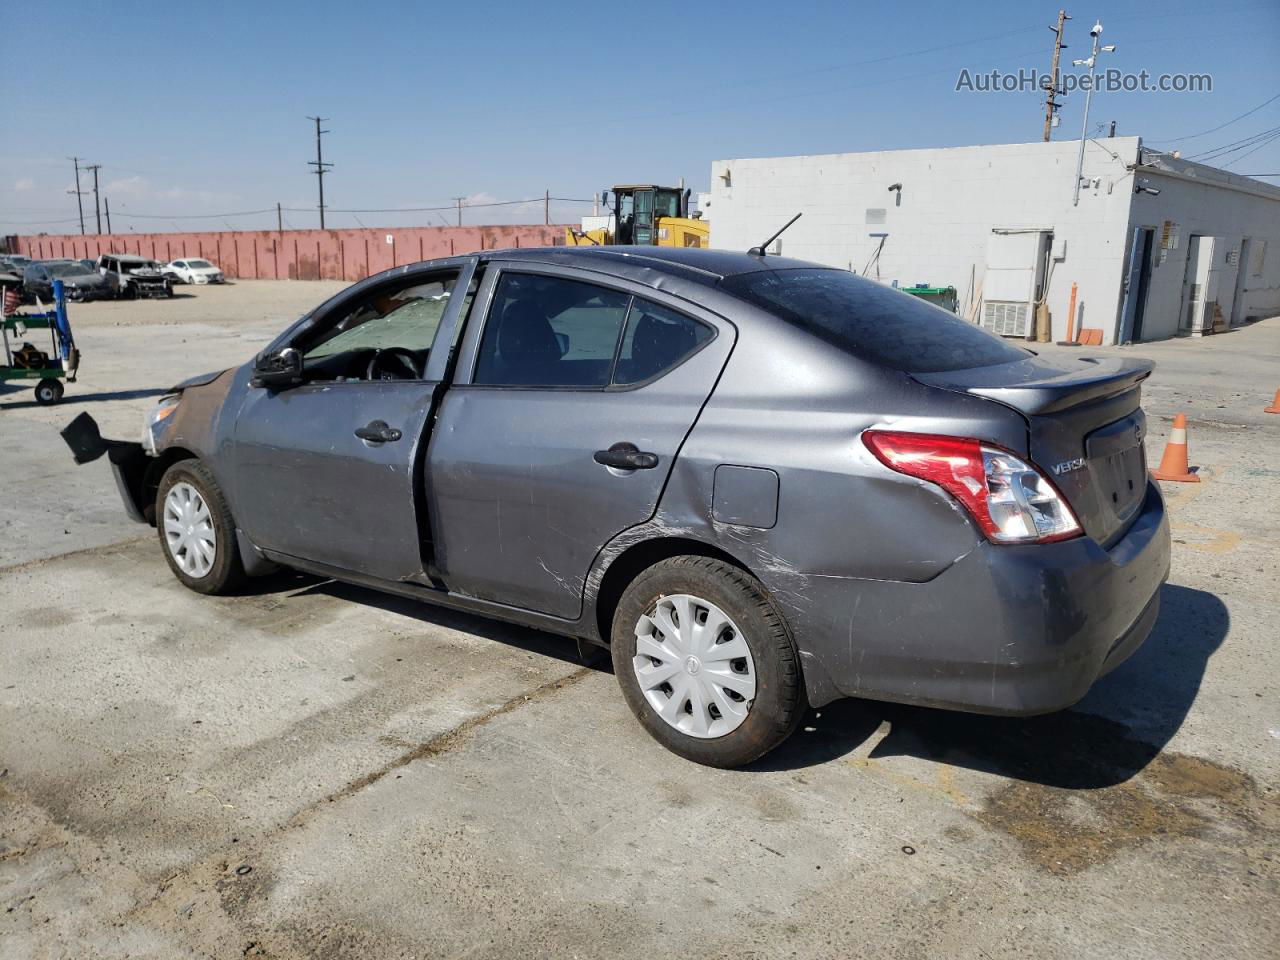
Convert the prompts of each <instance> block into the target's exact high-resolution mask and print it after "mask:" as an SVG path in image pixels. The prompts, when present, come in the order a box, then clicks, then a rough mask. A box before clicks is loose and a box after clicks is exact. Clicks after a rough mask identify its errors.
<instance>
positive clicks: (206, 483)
mask: <svg viewBox="0 0 1280 960" xmlns="http://www.w3.org/2000/svg"><path fill="white" fill-rule="evenodd" d="M156 531H157V532H158V533H159V535H160V546H161V549H163V550H164V558H165V560H167V561H168V562H169V569H170V570H172V571H173V574H174V576H176V577H177V578H178V579H179V580H181V581H182V582H183V583H184V584H185V585H186V586H188V587H190V588H191V589H192V590H195V591H196V592H197V593H208V594H220V593H228V592H230V591H231V590H232V589H233V588H234V587H235V586H236V585H237V584H239V583H240V581H241V580H242V579H243V578H244V566H243V565H242V564H241V562H240V551H239V549H237V546H236V528H235V523H234V522H233V520H232V519H231V509H230V507H228V506H227V501H226V498H225V497H224V496H223V495H222V489H221V488H220V487H219V486H218V483H217V481H216V480H214V479H213V474H212V473H210V472H209V468H208V467H206V466H205V465H204V464H203V463H201V462H200V461H199V460H179V461H178V462H177V463H175V464H174V465H173V466H171V467H170V468H169V469H168V470H166V471H165V473H164V476H163V477H161V478H160V487H159V489H157V491H156Z"/></svg>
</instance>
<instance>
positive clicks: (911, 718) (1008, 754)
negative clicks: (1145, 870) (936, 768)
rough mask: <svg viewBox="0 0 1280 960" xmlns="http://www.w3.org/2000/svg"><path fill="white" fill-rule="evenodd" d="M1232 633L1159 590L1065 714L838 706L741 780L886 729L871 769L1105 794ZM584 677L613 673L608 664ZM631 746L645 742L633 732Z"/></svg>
mask: <svg viewBox="0 0 1280 960" xmlns="http://www.w3.org/2000/svg"><path fill="white" fill-rule="evenodd" d="M244 592H245V593H248V594H265V593H292V594H294V595H298V596H304V595H307V594H310V593H323V594H325V595H328V596H333V597H338V598H341V599H344V600H348V601H351V602H353V603H360V604H365V605H366V606H371V607H377V608H378V609H381V610H387V611H389V612H392V613H396V614H399V615H401V616H406V617H412V618H414V619H416V620H420V621H422V622H423V623H430V624H434V625H436V626H439V627H443V628H446V629H450V630H459V631H462V632H464V633H469V634H473V635H475V636H480V637H484V638H486V639H489V640H495V641H497V642H499V643H504V644H507V645H508V646H513V647H518V648H520V649H522V650H526V651H528V652H530V653H535V654H539V655H541V656H547V657H553V658H555V659H557V660H562V661H564V662H566V663H582V662H583V661H582V659H581V658H580V657H579V656H578V653H577V648H576V645H575V643H574V642H573V641H572V640H570V639H567V638H565V637H559V636H555V635H553V634H549V633H545V632H543V631H540V630H533V629H529V628H526V627H521V626H516V625H514V624H507V623H502V622H501V621H497V620H491V619H489V618H487V617H482V616H479V615H475V614H470V613H465V612H462V611H457V610H450V609H448V608H446V607H438V606H435V605H432V604H429V603H424V602H419V601H415V600H411V599H408V598H404V597H398V596H395V595H393V594H386V593H381V592H379V591H377V590H372V589H368V588H365V587H359V586H352V585H349V584H345V583H340V582H338V581H334V580H325V579H322V578H319V577H312V576H309V575H306V574H300V573H295V572H290V571H282V572H280V573H277V574H274V575H272V576H270V577H264V578H261V579H257V580H251V581H250V582H249V583H248V585H247V586H246V588H245V591H244ZM1229 625H1230V616H1229V615H1228V613H1227V608H1226V606H1225V605H1224V604H1223V603H1222V601H1221V600H1219V599H1218V598H1217V597H1216V596H1214V595H1213V594H1211V593H1206V592H1204V591H1202V590H1193V589H1190V588H1188V587H1181V586H1174V585H1171V584H1165V586H1164V587H1163V588H1162V594H1161V611H1160V618H1159V620H1158V621H1157V623H1156V626H1155V629H1154V630H1153V631H1152V634H1151V636H1150V637H1149V638H1148V639H1147V641H1146V643H1144V644H1143V645H1142V646H1141V647H1140V648H1139V649H1138V651H1137V652H1136V653H1135V654H1134V655H1133V656H1132V657H1131V658H1130V659H1129V660H1128V661H1127V662H1126V663H1124V664H1122V665H1121V666H1120V667H1118V668H1117V669H1116V670H1115V671H1113V672H1112V673H1110V674H1108V675H1107V676H1105V677H1103V678H1102V679H1101V680H1099V681H1098V682H1097V684H1096V685H1095V686H1094V688H1093V689H1092V690H1091V691H1090V692H1089V694H1088V695H1087V696H1086V697H1085V698H1084V699H1083V700H1082V701H1081V702H1080V703H1079V704H1077V705H1076V706H1075V707H1073V708H1072V709H1070V710H1063V711H1060V712H1059V713H1054V714H1049V715H1047V716H1042V717H1027V718H1018V717H988V716H980V715H977V714H966V713H957V712H955V711H950V710H934V709H929V708H925V707H911V706H905V705H901V704H889V703H877V702H874V701H870V700H842V701H837V702H835V703H832V704H828V705H827V706H825V707H822V708H821V709H819V710H810V711H809V712H808V714H807V715H806V717H805V719H804V722H803V723H802V724H801V726H800V729H799V730H797V731H796V733H795V734H794V735H793V736H792V737H791V739H790V740H788V741H787V742H786V743H784V744H783V745H782V746H781V747H779V748H778V749H777V750H775V751H773V752H772V753H771V754H769V755H768V756H766V757H764V758H762V759H761V760H759V761H757V762H756V763H755V764H752V765H751V766H750V767H748V768H747V769H748V770H756V771H769V770H774V771H776V770H796V769H802V768H805V767H812V766H817V765H819V764H822V763H827V762H830V761H832V760H837V759H839V758H841V757H844V756H847V755H848V754H849V753H852V752H853V751H855V750H857V748H858V747H859V746H861V745H863V744H864V743H866V742H867V740H868V739H869V738H870V737H871V736H872V735H873V734H874V733H875V732H876V731H877V730H878V729H879V727H880V725H881V723H883V722H884V721H888V723H889V726H890V732H889V734H888V735H887V736H886V737H885V738H884V739H883V740H881V741H880V742H879V743H878V744H877V745H876V746H875V748H874V749H873V750H872V751H871V754H870V756H871V757H872V758H880V757H889V756H914V757H919V758H921V759H925V760H931V761H934V762H937V763H945V764H949V765H951V766H958V767H966V768H969V769H973V770H981V771H984V772H988V773H993V774H997V775H999V776H1002V777H1007V778H1013V779H1017V780H1022V781H1026V782H1030V783H1037V784H1041V785H1045V786H1053V787H1061V788H1065V789H1096V788H1099V787H1106V786H1112V785H1115V784H1118V783H1122V782H1124V781H1126V780H1128V779H1130V778H1131V777H1133V776H1134V775H1136V774H1137V773H1139V772H1140V771H1141V770H1143V768H1145V767H1146V766H1147V765H1148V764H1149V763H1151V761H1152V760H1154V759H1155V758H1156V757H1157V756H1158V755H1159V754H1160V752H1161V750H1162V749H1163V748H1164V746H1165V745H1166V744H1167V743H1168V742H1169V740H1170V739H1172V737H1173V735H1174V734H1175V733H1177V731H1178V728H1179V727H1181V725H1182V722H1183V720H1184V719H1185V718H1186V716H1187V713H1188V712H1189V711H1190V709H1191V706H1192V704H1193V703H1194V702H1195V699H1196V695H1197V694H1198V692H1199V690H1200V683H1201V680H1202V678H1203V677H1204V671H1205V667H1206V665H1207V664H1208V661H1209V658H1210V657H1211V656H1212V655H1213V653H1214V651H1215V650H1217V649H1218V647H1219V646H1220V645H1221V643H1222V641H1223V638H1224V637H1225V636H1226V634H1227V629H1228V627H1229ZM602 652H603V651H602ZM589 665H590V666H592V667H593V668H594V669H597V670H600V671H602V672H610V671H611V670H612V667H611V665H610V662H609V658H608V656H607V655H605V656H602V657H598V658H596V659H595V660H593V661H592V662H591V663H590V664H589ZM636 735H637V736H642V735H643V734H642V732H641V731H640V729H639V728H637V730H636Z"/></svg>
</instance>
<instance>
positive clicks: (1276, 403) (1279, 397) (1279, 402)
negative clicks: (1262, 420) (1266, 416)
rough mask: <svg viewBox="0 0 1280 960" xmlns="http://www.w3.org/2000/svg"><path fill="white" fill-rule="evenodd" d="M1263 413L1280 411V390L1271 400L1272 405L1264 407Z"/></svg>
mask: <svg viewBox="0 0 1280 960" xmlns="http://www.w3.org/2000/svg"><path fill="white" fill-rule="evenodd" d="M1262 412H1263V413H1280V390H1277V391H1276V398H1275V399H1274V400H1272V401H1271V406H1269V407H1263V408H1262Z"/></svg>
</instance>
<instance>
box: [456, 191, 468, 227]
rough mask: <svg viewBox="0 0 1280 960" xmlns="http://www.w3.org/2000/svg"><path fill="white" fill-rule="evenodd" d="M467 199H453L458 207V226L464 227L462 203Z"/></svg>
mask: <svg viewBox="0 0 1280 960" xmlns="http://www.w3.org/2000/svg"><path fill="white" fill-rule="evenodd" d="M465 199H467V198H466V197H454V198H453V201H454V203H456V204H457V205H458V226H462V201H463V200H465Z"/></svg>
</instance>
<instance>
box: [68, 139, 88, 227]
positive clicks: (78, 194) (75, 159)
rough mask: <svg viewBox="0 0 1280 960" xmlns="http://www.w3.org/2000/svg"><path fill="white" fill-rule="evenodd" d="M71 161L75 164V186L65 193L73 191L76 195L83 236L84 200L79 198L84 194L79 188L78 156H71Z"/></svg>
mask: <svg viewBox="0 0 1280 960" xmlns="http://www.w3.org/2000/svg"><path fill="white" fill-rule="evenodd" d="M71 162H72V163H74V164H75V165H76V188H75V189H74V190H68V191H67V193H74V194H75V195H76V207H77V209H79V211H80V236H82V237H83V236H84V200H82V199H81V198H82V197H83V196H84V191H83V190H81V189H80V158H79V157H72V158H71Z"/></svg>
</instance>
